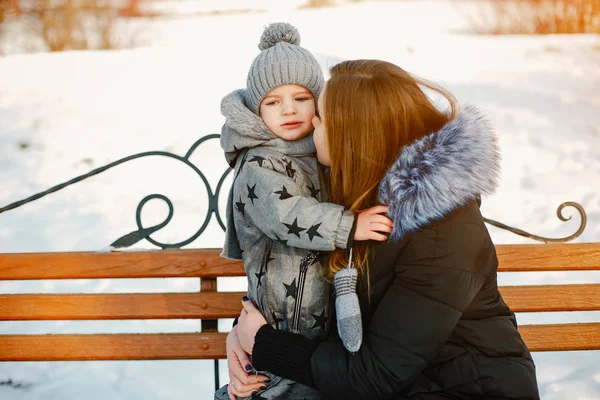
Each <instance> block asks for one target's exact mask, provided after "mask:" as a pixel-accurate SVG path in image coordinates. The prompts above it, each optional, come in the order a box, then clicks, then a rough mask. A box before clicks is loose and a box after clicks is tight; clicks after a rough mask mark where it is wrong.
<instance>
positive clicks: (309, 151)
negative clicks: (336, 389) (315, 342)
mask: <svg viewBox="0 0 600 400" xmlns="http://www.w3.org/2000/svg"><path fill="white" fill-rule="evenodd" d="M221 112H222V114H223V115H224V116H225V117H226V122H225V125H224V126H223V129H222V133H221V147H222V148H223V150H224V151H225V156H226V158H227V161H228V163H229V165H230V166H232V168H234V171H233V174H234V181H233V184H232V187H231V190H230V192H229V198H228V201H227V231H226V239H225V245H224V246H223V253H222V256H224V257H227V258H231V259H235V260H243V261H244V266H245V269H246V273H247V275H248V296H249V297H250V299H251V300H252V301H253V302H254V304H256V305H257V307H258V308H259V309H260V310H261V311H262V312H263V315H264V316H265V318H266V319H267V321H268V322H269V324H271V325H272V326H273V327H275V328H276V329H282V330H289V331H293V332H296V333H301V334H304V335H305V336H308V337H316V336H322V334H323V333H324V331H325V327H326V324H327V322H328V321H327V319H328V317H329V315H328V313H329V302H330V285H329V283H328V282H326V281H325V280H324V279H323V272H324V271H323V266H322V265H321V262H320V260H319V258H318V257H316V254H315V253H316V251H319V250H329V251H331V250H334V249H335V248H346V246H347V244H348V240H349V236H350V234H351V231H352V227H353V224H354V215H353V214H352V213H350V212H348V211H345V210H344V207H342V206H339V205H335V204H330V203H320V202H319V201H321V200H322V199H323V192H322V189H321V188H320V187H319V178H318V176H319V174H318V168H317V160H316V157H315V147H314V143H313V139H312V135H309V136H307V137H305V138H304V139H301V140H298V141H286V140H283V139H281V138H279V137H277V136H275V135H274V134H273V133H272V132H271V131H269V129H268V128H267V127H266V125H265V124H264V122H263V121H262V119H261V118H260V117H259V116H258V115H256V114H254V113H253V112H252V111H250V110H249V109H248V108H247V107H246V106H245V105H244V101H243V91H242V90H238V91H235V92H233V93H231V94H229V95H228V96H226V97H225V98H224V99H223V101H222V103H221ZM310 250H313V251H310Z"/></svg>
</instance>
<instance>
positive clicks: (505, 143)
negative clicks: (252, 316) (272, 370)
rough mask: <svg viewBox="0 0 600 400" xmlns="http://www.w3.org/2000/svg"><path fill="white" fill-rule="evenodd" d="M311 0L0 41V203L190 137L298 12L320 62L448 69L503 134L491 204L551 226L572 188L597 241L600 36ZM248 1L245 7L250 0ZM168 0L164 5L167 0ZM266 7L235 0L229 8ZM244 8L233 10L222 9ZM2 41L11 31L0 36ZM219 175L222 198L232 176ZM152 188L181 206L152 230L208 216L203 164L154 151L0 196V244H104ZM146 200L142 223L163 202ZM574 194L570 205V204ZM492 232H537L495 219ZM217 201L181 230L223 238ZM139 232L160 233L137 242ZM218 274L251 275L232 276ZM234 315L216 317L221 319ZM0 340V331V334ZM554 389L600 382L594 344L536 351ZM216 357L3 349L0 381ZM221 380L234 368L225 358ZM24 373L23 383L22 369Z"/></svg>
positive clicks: (19, 248) (218, 155)
mask: <svg viewBox="0 0 600 400" xmlns="http://www.w3.org/2000/svg"><path fill="white" fill-rule="evenodd" d="M280 3H283V4H280ZM302 3H303V1H298V0H294V1H286V2H282V1H279V2H276V1H252V2H250V1H242V0H238V1H234V0H231V1H203V2H192V1H184V2H181V3H174V2H171V3H167V2H162V3H160V5H159V6H160V7H162V8H161V10H163V11H165V10H166V11H169V12H173V13H175V12H178V13H182V12H189V13H192V14H190V15H187V16H181V15H179V16H178V17H176V18H160V19H154V20H151V21H137V22H136V24H138V25H137V26H136V31H137V32H139V33H140V35H142V36H143V39H144V42H145V43H146V44H145V46H143V47H140V48H136V49H128V50H117V51H103V52H100V51H83V52H66V53H55V54H49V53H38V54H15V53H14V52H13V53H10V54H8V55H5V56H3V57H1V56H0V207H3V206H5V205H8V204H9V203H12V202H14V201H18V200H21V199H23V198H26V197H28V196H30V195H32V194H35V193H37V192H40V191H43V190H45V189H47V188H49V187H51V186H54V185H56V184H58V183H62V182H64V181H67V180H69V179H71V178H72V177H74V176H77V175H81V174H84V173H87V172H89V171H90V170H92V169H94V168H97V167H100V166H103V165H105V164H108V163H109V162H112V161H115V160H117V159H119V158H122V157H125V156H128V155H131V154H135V153H141V152H144V151H151V150H162V151H168V152H172V153H175V154H178V155H181V156H183V155H185V153H186V152H187V150H188V149H189V148H190V146H192V144H193V143H194V142H195V141H196V140H198V139H199V138H200V137H202V136H204V135H207V134H210V133H219V131H220V128H221V125H222V123H223V120H224V119H223V117H222V116H221V115H220V113H219V103H220V99H221V97H222V96H224V95H225V94H227V93H228V92H230V91H231V90H233V89H236V88H239V87H242V86H243V85H244V84H245V78H246V72H247V69H248V67H249V65H250V62H251V61H252V59H253V58H254V56H255V55H256V54H257V51H258V49H257V43H258V40H259V37H260V34H261V32H262V29H263V26H264V25H265V24H267V23H269V22H275V21H281V20H283V21H289V22H291V23H292V24H294V25H296V26H297V27H298V29H299V31H300V33H301V35H302V44H303V46H305V47H307V48H308V49H310V50H311V51H313V52H314V53H315V54H316V55H317V57H318V58H319V60H320V61H321V63H322V64H323V66H324V67H325V68H326V67H327V66H329V65H332V64H333V63H335V62H336V61H339V60H344V59H353V58H379V59H384V60H388V61H391V62H394V63H396V64H398V65H400V66H402V67H403V68H405V69H406V70H408V71H410V72H413V73H415V74H417V75H418V76H420V77H423V78H427V79H430V80H433V81H437V82H439V83H441V84H443V85H444V86H445V87H447V88H448V89H449V90H450V91H451V92H452V93H454V94H455V95H456V96H457V97H458V98H459V100H460V101H462V102H470V103H474V104H476V105H477V106H479V107H480V108H481V109H482V110H483V111H484V112H485V113H486V114H487V115H488V116H489V118H490V120H491V121H492V123H493V125H494V127H495V128H496V131H497V134H498V136H499V138H500V143H501V146H502V152H503V164H502V169H503V174H502V183H501V185H500V188H499V190H498V192H497V194H496V195H494V196H491V197H488V198H485V199H484V202H483V205H482V212H483V214H484V215H485V216H486V217H488V218H492V219H495V220H499V221H502V222H504V223H506V224H508V225H511V226H515V227H519V228H521V229H524V230H526V231H529V232H532V233H535V234H539V235H542V236H548V237H562V236H568V235H570V234H571V233H572V232H574V231H575V230H576V229H577V227H578V224H579V217H577V216H576V215H575V214H574V215H575V217H574V218H573V220H572V221H569V222H566V223H565V222H561V221H559V220H558V218H556V208H557V207H558V205H559V204H560V203H562V202H563V201H577V202H579V203H580V204H581V205H583V207H584V208H585V209H586V211H587V215H588V224H587V229H586V231H585V232H584V234H583V235H582V236H581V237H580V238H579V239H577V240H576V241H577V242H593V241H596V242H597V241H600V189H599V188H600V37H598V36H593V35H571V36H474V35H470V34H469V33H468V26H466V24H465V22H464V20H463V19H462V18H461V17H460V16H459V15H458V14H457V13H456V11H455V8H454V7H452V6H451V5H450V3H449V2H446V1H442V0H435V1H427V0H425V1H378V2H357V3H354V2H350V3H348V4H344V5H340V6H339V7H333V8H322V9H301V10H298V9H297V6H298V5H299V4H302ZM249 4H250V5H251V7H250V6H249ZM157 7H158V6H157ZM250 9H253V10H256V11H255V12H254V11H252V12H250V11H248V12H237V11H235V10H250ZM224 10H233V12H223V11H224ZM0 49H3V51H4V52H7V49H8V50H10V44H7V43H0ZM191 161H192V162H194V163H195V164H196V165H197V166H198V168H200V169H201V170H202V171H203V172H204V173H205V175H206V177H207V179H208V180H209V182H210V183H211V185H212V188H213V189H214V188H215V187H216V184H217V182H218V180H219V178H220V176H221V175H222V174H223V172H224V171H225V170H226V164H225V161H224V158H223V156H222V152H221V150H220V147H219V144H218V141H217V140H212V141H209V142H208V143H205V144H203V145H202V146H201V147H199V148H198V149H197V150H196V151H195V152H194V154H193V156H192V157H191ZM226 183H227V184H226V185H225V188H224V190H223V191H222V193H221V199H220V208H221V215H224V206H225V200H226V194H227V190H228V184H229V183H230V180H228V181H226ZM152 193H159V194H163V195H165V196H168V197H169V198H170V199H171V200H172V201H173V204H174V207H175V215H174V217H173V220H172V221H171V223H170V224H169V225H168V226H167V227H166V228H164V229H163V230H161V231H160V232H158V233H156V234H155V235H153V238H154V239H156V240H158V241H160V242H163V243H176V242H181V241H184V240H186V239H188V238H189V237H191V236H193V235H194V233H195V232H196V231H197V230H198V229H199V228H200V226H201V225H202V224H203V222H204V219H205V212H206V209H207V206H208V202H207V198H206V188H205V187H204V185H203V183H202V181H201V179H200V178H199V177H198V175H196V174H195V173H194V171H193V170H192V169H191V168H189V167H187V166H185V165H184V164H183V163H181V162H178V161H176V160H173V159H167V158H164V157H146V158H144V159H139V160H135V161H132V162H129V163H126V164H123V165H120V166H118V167H115V168H113V169H110V170H108V171H107V172H104V173H102V174H100V175H98V176H96V177H93V178H90V179H87V180H85V181H83V182H81V183H78V184H76V185H74V186H71V187H69V188H67V189H64V190H62V191H60V192H57V193H55V194H52V195H50V196H48V197H45V198H43V199H41V200H38V201H36V202H34V203H31V204H27V205H25V206H23V207H21V208H19V209H16V210H13V211H9V212H6V213H3V214H0V253H6V252H34V251H35V252H37V251H84V250H88V251H90V250H91V251H94V250H101V249H104V248H106V247H107V246H108V245H109V244H110V243H111V242H113V241H114V240H115V239H117V238H118V237H120V236H122V235H124V234H126V233H128V232H131V231H133V230H134V229H136V223H135V211H136V208H137V206H138V203H139V202H140V201H141V200H142V199H143V198H144V197H145V196H146V195H149V194H152ZM166 211H167V207H166V205H165V204H164V203H161V202H160V201H151V202H149V203H148V204H147V205H146V206H145V207H144V209H143V212H142V220H143V223H144V225H145V226H150V225H154V224H157V223H159V222H161V221H162V220H164V218H165V216H166ZM572 212H573V210H570V209H566V210H565V214H567V215H570V214H571V213H572ZM490 232H491V234H492V237H493V239H494V241H495V243H532V242H531V241H530V240H528V239H524V238H521V237H519V236H516V235H514V234H512V233H509V232H505V231H501V230H499V229H496V228H494V227H490ZM223 237H224V235H223V232H222V230H221V228H220V227H219V225H218V224H217V222H216V220H215V219H214V218H213V220H212V221H211V223H210V225H209V227H208V229H207V231H206V232H205V233H204V234H203V235H202V236H200V237H199V238H198V239H196V240H195V241H193V242H192V243H191V244H189V245H188V246H187V247H188V248H197V247H212V248H215V247H221V246H222V242H223ZM136 247H137V248H153V246H152V245H151V244H150V243H147V242H146V243H139V244H138V245H136ZM499 279H500V282H501V284H527V283H565V282H571V283H574V282H577V283H578V282H590V283H591V282H594V283H598V282H600V273H594V272H580V273H566V272H565V273H545V274H532V273H521V274H503V275H501V276H500V278H499ZM219 289H220V290H244V282H243V279H239V278H238V279H223V280H220V281H219ZM197 290H199V284H198V281H197V280H195V279H160V280H152V279H148V280H135V281H133V280H79V281H68V282H67V281H47V282H35V281H34V282H18V281H17V282H1V283H0V293H17V292H18V293H36V292H48V293H117V292H169V291H190V292H191V291H197ZM518 320H519V322H520V323H522V324H524V323H548V322H585V321H600V312H597V313H591V312H590V313H549V314H548V315H541V316H540V315H535V316H532V315H529V314H519V315H518ZM228 326H230V321H221V324H220V329H221V330H227V329H228ZM198 328H199V323H198V321H195V320H187V321H184V320H176V321H123V322H116V323H114V322H113V323H110V322H100V321H98V322H85V321H83V322H56V321H53V322H22V323H12V322H11V323H7V322H0V333H5V334H8V333H14V334H19V333H41V332H44V333H91V332H109V333H115V332H177V331H196V330H198ZM0 345H1V344H0ZM534 358H535V360H536V362H537V365H538V379H539V383H540V390H541V394H542V398H543V399H545V400H555V399H576V400H584V399H585V400H591V399H596V400H598V399H600V352H598V351H596V352H574V353H567V354H564V353H538V354H534ZM212 366H213V363H212V361H157V362H142V361H139V362H138V361H130V362H69V363H68V362H60V363H0V383H1V382H6V381H8V380H9V379H10V380H12V382H13V385H8V384H4V385H0V398H1V399H7V400H25V399H27V400H30V399H32V400H35V399H44V400H45V399H60V400H62V399H65V400H68V399H76V398H82V397H83V398H88V399H92V400H100V399H102V400H104V399H128V400H129V399H138V398H139V399H161V400H162V399H165V400H166V399H178V400H183V399H211V398H212V391H213V386H214V383H213V375H212V371H213V369H212ZM221 380H222V383H225V382H226V381H227V379H226V369H225V363H223V362H222V363H221ZM17 383H19V384H21V385H23V386H25V388H17V389H15V388H14V387H13V386H14V384H17Z"/></svg>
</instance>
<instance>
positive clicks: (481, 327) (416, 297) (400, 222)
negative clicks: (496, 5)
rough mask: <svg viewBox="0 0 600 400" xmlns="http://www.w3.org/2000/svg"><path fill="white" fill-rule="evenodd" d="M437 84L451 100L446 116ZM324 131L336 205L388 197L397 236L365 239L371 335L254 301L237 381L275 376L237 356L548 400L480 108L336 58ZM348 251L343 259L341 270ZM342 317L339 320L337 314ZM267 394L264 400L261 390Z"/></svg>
mask: <svg viewBox="0 0 600 400" xmlns="http://www.w3.org/2000/svg"><path fill="white" fill-rule="evenodd" d="M422 88H428V89H430V90H432V91H433V92H434V93H436V94H437V95H441V98H443V99H446V100H447V101H448V102H449V104H450V109H449V111H448V112H440V111H439V110H438V108H437V107H436V106H435V105H434V104H433V103H432V101H431V100H430V99H429V98H428V97H427V96H426V95H425V93H424V92H423V90H422ZM318 110H319V113H320V117H321V118H320V120H319V119H316V120H315V121H314V123H315V133H314V140H315V144H316V147H317V151H318V157H319V161H320V162H321V163H322V164H324V165H325V166H329V167H330V173H329V180H330V183H329V184H330V187H331V199H330V200H331V202H333V203H337V204H341V205H343V206H345V207H347V208H349V209H351V210H352V211H355V212H356V211H357V210H362V209H366V208H368V207H372V206H374V205H376V204H379V203H383V204H386V205H388V207H389V211H388V216H390V217H391V218H392V219H393V220H394V230H393V232H392V234H391V235H390V240H388V242H385V243H372V242H371V243H368V242H367V243H364V244H361V243H355V244H354V245H353V252H354V260H355V263H356V265H357V267H358V268H359V269H360V271H361V272H362V274H361V279H360V280H359V283H358V297H359V300H360V306H361V312H362V322H363V330H364V338H363V343H362V346H361V348H360V350H359V351H358V352H356V353H354V354H352V353H349V352H348V351H346V350H345V348H344V346H343V344H342V343H341V341H340V340H339V338H337V337H336V330H335V323H332V324H331V325H330V326H331V330H332V335H331V336H332V338H331V339H330V340H328V341H324V342H319V341H316V340H311V339H308V338H306V337H302V336H300V335H294V334H291V333H289V332H283V331H278V330H275V329H274V328H273V327H271V326H270V325H268V324H266V322H265V320H264V318H263V317H262V315H260V313H259V312H258V311H256V309H255V308H254V307H253V305H252V304H251V302H250V301H243V305H244V310H243V311H242V314H241V315H240V318H239V324H238V325H237V326H236V327H235V328H234V330H233V331H232V333H231V334H230V335H229V337H228V355H229V356H228V361H229V367H230V371H231V372H230V376H231V378H232V382H233V383H234V385H230V386H232V390H231V392H230V394H231V395H235V396H238V395H240V396H243V395H247V394H249V393H252V391H254V390H257V389H259V388H260V387H261V386H265V385H266V384H267V383H266V382H263V378H262V377H261V376H258V377H252V376H251V375H250V376H249V375H246V373H245V372H244V371H243V370H242V368H241V367H240V365H239V362H238V360H237V359H236V358H235V357H234V356H233V354H237V355H238V358H239V359H240V360H247V358H244V357H245V356H244V354H243V351H242V349H243V350H245V352H247V353H249V354H251V355H252V366H253V367H254V368H256V369H257V370H267V371H270V372H272V373H274V374H276V375H279V376H283V377H286V378H290V379H292V380H295V381H298V382H301V383H303V384H305V385H308V386H312V387H315V388H317V389H319V390H320V391H321V393H323V395H324V396H325V397H327V398H328V399H330V400H335V399H371V400H372V399H539V394H538V388H537V382H536V376H535V366H534V363H533V361H532V358H531V355H530V353H529V351H528V349H527V346H526V345H525V343H524V342H523V340H522V339H521V336H520V335H519V333H518V331H517V323H516V320H515V317H514V315H513V313H512V312H511V311H510V309H509V307H508V306H507V305H506V304H505V303H504V301H503V299H502V296H501V295H500V292H499V291H498V287H497V266H498V261H497V258H496V253H495V248H494V245H493V243H492V241H491V239H490V236H489V233H488V231H487V229H486V227H485V224H484V222H483V220H482V217H481V214H480V212H479V204H480V200H479V198H480V195H482V194H490V193H492V192H493V191H494V189H495V187H496V185H497V182H498V175H499V171H498V170H499V158H500V157H499V153H498V146H497V143H496V139H495V136H494V134H493V133H492V131H491V129H490V127H489V126H488V124H487V122H486V121H485V120H484V119H483V118H482V116H481V115H480V114H479V113H478V112H477V110H476V109H474V108H473V107H468V106H467V107H464V108H462V109H457V106H456V104H455V100H454V99H453V98H452V96H451V95H450V94H448V93H447V92H445V91H444V90H442V89H440V88H438V87H435V86H433V85H429V84H426V83H425V82H422V81H419V80H417V79H415V78H413V77H412V76H410V75H409V74H408V73H406V72H405V71H404V70H402V69H401V68H399V67H397V66H395V65H393V64H390V63H387V62H383V61H376V60H358V61H348V62H343V63H341V64H338V65H336V66H335V67H333V69H332V70H331V79H330V80H329V82H328V83H327V84H326V86H325V88H324V90H323V92H322V94H321V97H320V99H319V103H318ZM347 261H348V252H347V251H346V250H336V251H334V252H332V253H331V254H330V256H329V260H328V267H329V272H330V275H331V276H333V274H334V273H335V272H336V271H338V270H340V269H341V268H344V267H345V266H346V263H347ZM332 319H333V318H332ZM257 398H259V397H257Z"/></svg>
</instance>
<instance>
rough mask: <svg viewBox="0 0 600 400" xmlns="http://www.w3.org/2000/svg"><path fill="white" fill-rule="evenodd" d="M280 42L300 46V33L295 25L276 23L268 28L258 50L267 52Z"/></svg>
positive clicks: (261, 38)
mask: <svg viewBox="0 0 600 400" xmlns="http://www.w3.org/2000/svg"><path fill="white" fill-rule="evenodd" d="M279 42H287V43H290V44H295V45H297V46H299V45H300V33H298V29H296V28H295V27H294V26H293V25H291V24H288V23H287V22H276V23H274V24H270V25H269V26H267V27H266V28H265V30H264V32H263V34H262V36H261V37H260V43H258V48H259V49H260V50H261V51H262V50H266V49H268V48H269V47H273V46H275V45H276V44H277V43H279Z"/></svg>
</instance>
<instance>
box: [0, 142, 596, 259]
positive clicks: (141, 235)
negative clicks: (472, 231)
mask: <svg viewBox="0 0 600 400" xmlns="http://www.w3.org/2000/svg"><path fill="white" fill-rule="evenodd" d="M218 138H220V135H218V134H211V135H207V136H204V137H202V138H200V139H199V140H197V141H196V142H195V143H194V144H193V145H192V147H190V149H189V150H188V151H187V153H186V154H185V156H183V157H181V156H178V155H176V154H173V153H169V152H166V151H149V152H144V153H138V154H134V155H131V156H128V157H125V158H122V159H120V160H117V161H114V162H112V163H110V164H107V165H105V166H103V167H99V168H96V169H94V170H92V171H90V172H88V173H87V174H84V175H80V176H77V177H75V178H73V179H71V180H69V181H67V182H64V183H61V184H59V185H56V186H54V187H52V188H50V189H48V190H45V191H43V192H40V193H37V194H35V195H33V196H30V197H28V198H26V199H23V200H20V201H17V202H14V203H11V204H9V205H7V206H5V207H2V208H0V214H2V213H3V212H6V211H9V210H13V209H15V208H18V207H21V206H23V205H25V204H27V203H30V202H32V201H35V200H38V199H40V198H42V197H44V196H46V195H48V194H51V193H54V192H57V191H59V190H61V189H64V188H66V187H68V186H71V185H73V184H75V183H77V182H81V181H83V180H85V179H87V178H90V177H92V176H94V175H98V174H100V173H102V172H104V171H106V170H108V169H111V168H113V167H116V166H117V165H120V164H123V163H126V162H128V161H132V160H135V159H138V158H142V157H151V156H162V157H169V158H173V159H175V160H178V161H181V162H182V163H184V164H185V165H187V166H188V167H190V168H192V169H193V170H194V172H196V174H197V175H198V176H199V177H200V179H201V180H202V182H203V183H204V185H205V186H206V190H207V193H208V209H207V211H206V218H205V220H204V223H203V224H202V226H201V227H200V228H199V229H198V231H196V233H194V234H193V235H192V236H191V237H189V238H188V239H186V240H183V241H181V242H178V243H161V242H158V241H157V240H154V239H152V237H151V235H152V234H153V233H155V232H156V231H158V230H160V229H162V228H164V227H165V226H167V225H168V224H169V222H170V221H171V219H172V217H173V214H174V208H173V203H172V202H171V200H170V199H169V198H168V197H166V196H164V195H161V194H151V195H148V196H146V197H145V198H144V199H142V201H140V203H139V204H138V207H137V211H136V223H137V228H138V229H137V230H136V231H133V232H130V233H128V234H126V235H124V236H121V237H120V238H119V239H117V240H116V241H114V242H113V243H112V244H111V246H112V247H115V248H124V247H129V246H132V245H133V244H135V243H137V242H139V241H140V240H142V239H146V240H148V241H149V242H150V243H152V244H154V245H155V246H158V247H160V248H162V249H166V248H181V247H183V246H185V245H187V244H190V243H191V242H193V241H194V240H196V239H197V238H198V237H199V236H200V235H201V234H202V233H203V232H204V231H205V230H206V227H207V226H208V224H209V223H210V220H211V218H212V215H213V214H214V215H215V217H216V219H217V221H218V223H219V225H220V226H221V228H222V229H223V230H225V224H224V222H223V218H222V217H221V215H220V214H219V209H218V207H219V194H220V193H221V190H222V189H223V183H224V182H225V179H226V178H227V176H228V175H229V174H230V173H231V171H232V170H231V168H228V169H227V170H226V171H225V172H224V173H223V175H222V176H221V178H220V179H219V182H218V184H217V188H216V190H215V192H213V191H212V188H211V187H210V184H209V183H208V180H207V179H206V177H205V176H204V174H203V173H202V171H200V170H199V169H198V167H196V166H195V165H194V164H193V163H192V162H191V161H190V156H191V155H192V154H193V153H194V151H195V150H196V149H197V148H198V146H200V145H201V144H203V143H205V142H206V141H208V140H211V139H218ZM153 199H158V200H162V201H164V202H165V203H166V204H167V206H168V208H169V215H168V216H167V218H166V219H165V220H164V221H163V222H161V223H160V224H158V225H155V226H150V227H147V228H144V226H143V224H142V218H141V214H142V209H143V208H144V205H145V204H146V203H147V202H148V201H150V200H153ZM565 207H574V208H575V209H576V210H577V211H578V212H579V215H580V216H581V223H580V225H579V228H578V229H577V231H576V232H575V233H573V234H572V235H570V236H566V237H563V238H547V237H543V236H538V235H534V234H531V233H528V232H525V231H523V230H521V229H518V228H513V227H511V226H508V225H505V224H503V223H501V222H498V221H495V220H493V219H489V218H485V217H484V218H483V219H484V221H485V222H486V223H488V224H491V225H493V226H496V227H498V228H501V229H505V230H508V231H510V232H513V233H515V234H517V235H520V236H524V237H527V238H530V239H533V240H537V241H540V242H544V243H565V242H568V241H571V240H573V239H575V238H577V237H579V236H580V235H581V233H582V232H583V231H584V230H585V227H586V224H587V216H586V213H585V210H584V209H583V207H582V206H581V205H580V204H578V203H575V202H572V201H568V202H565V203H562V204H561V205H560V206H559V207H558V209H557V211H556V214H557V216H558V218H559V219H560V220H561V221H568V220H570V219H571V217H568V218H565V217H564V216H563V214H562V211H563V209H564V208H565Z"/></svg>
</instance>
